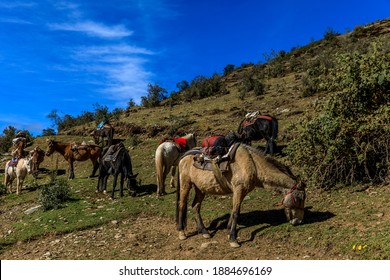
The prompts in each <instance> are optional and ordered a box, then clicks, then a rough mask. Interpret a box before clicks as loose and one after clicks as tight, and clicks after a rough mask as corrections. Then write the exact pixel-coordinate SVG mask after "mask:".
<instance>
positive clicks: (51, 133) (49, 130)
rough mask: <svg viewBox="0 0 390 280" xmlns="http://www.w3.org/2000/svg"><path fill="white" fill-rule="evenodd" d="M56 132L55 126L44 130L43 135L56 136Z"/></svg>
mask: <svg viewBox="0 0 390 280" xmlns="http://www.w3.org/2000/svg"><path fill="white" fill-rule="evenodd" d="M54 135H56V132H55V130H54V129H53V128H46V129H43V130H42V136H54Z"/></svg>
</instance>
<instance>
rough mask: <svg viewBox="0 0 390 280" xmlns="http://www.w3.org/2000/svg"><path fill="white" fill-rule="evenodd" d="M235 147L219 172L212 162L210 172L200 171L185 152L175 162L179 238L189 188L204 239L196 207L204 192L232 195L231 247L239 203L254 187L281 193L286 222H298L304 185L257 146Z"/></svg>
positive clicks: (299, 220) (200, 202) (182, 226)
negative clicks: (177, 165) (212, 165)
mask: <svg viewBox="0 0 390 280" xmlns="http://www.w3.org/2000/svg"><path fill="white" fill-rule="evenodd" d="M236 145H240V146H239V147H238V148H237V151H236V154H235V155H234V157H233V159H232V161H231V163H230V166H229V170H228V171H226V172H224V173H221V171H220V170H219V169H218V167H217V166H216V165H214V166H215V167H214V171H207V170H201V169H198V168H196V167H195V166H194V157H195V156H196V155H194V154H189V155H187V156H184V157H183V158H182V159H181V160H180V162H179V184H178V190H177V194H178V195H177V210H176V223H177V229H178V231H179V238H180V239H182V240H183V239H185V238H186V235H185V232H184V230H185V226H186V215H187V201H188V196H189V193H190V190H191V188H194V189H195V197H194V201H193V203H192V208H193V210H194V213H195V220H196V222H197V229H198V232H199V233H201V234H203V236H204V237H205V238H210V235H209V233H208V231H207V230H206V228H205V226H204V224H203V221H202V218H201V215H200V208H201V205H202V201H203V199H204V197H205V195H206V194H212V195H226V194H230V193H232V194H233V209H232V211H231V215H230V219H229V222H228V230H229V241H230V245H231V246H232V247H239V246H240V245H239V243H238V242H237V230H236V226H237V220H238V216H239V214H240V209H241V203H242V201H243V200H244V198H245V196H246V195H247V194H248V193H249V192H251V191H252V190H253V189H254V188H255V187H262V188H265V189H269V190H276V191H279V192H280V193H282V194H283V197H284V198H283V200H282V202H281V204H282V205H284V207H285V213H286V216H287V219H288V221H289V222H290V223H291V224H293V225H297V224H300V223H302V221H303V216H304V204H305V199H306V194H305V184H304V183H302V182H300V181H298V180H297V178H296V177H295V176H294V175H293V174H292V173H291V171H290V170H289V169H288V168H287V167H285V166H283V165H282V164H280V163H278V162H276V161H275V160H274V159H272V158H270V157H267V156H265V155H264V154H263V153H262V152H259V151H258V150H257V149H255V148H253V147H251V146H248V145H245V144H236Z"/></svg>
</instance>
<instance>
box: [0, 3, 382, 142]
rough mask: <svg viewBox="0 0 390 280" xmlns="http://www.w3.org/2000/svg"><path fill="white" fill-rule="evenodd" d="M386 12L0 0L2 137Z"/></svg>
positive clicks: (364, 7) (319, 6)
mask: <svg viewBox="0 0 390 280" xmlns="http://www.w3.org/2000/svg"><path fill="white" fill-rule="evenodd" d="M389 12H390V1H389V0H378V1H376V0H373V1H344V0H338V1H334V0H328V1H309V0H304V1H299V0H295V1H290V0H282V1H260V0H257V1H256V0H240V1H230V0H225V1H222V0H215V1H214V0H197V1H192V0H109V1H98V0H74V1H61V0H59V1H58V0H52V1H49V0H0V92H1V100H2V101H1V102H0V134H1V132H2V131H3V129H4V128H5V127H7V126H9V125H12V126H14V127H16V128H17V129H27V130H29V131H30V132H31V133H33V134H34V135H39V134H41V133H42V130H43V129H45V128H48V127H51V121H50V120H49V119H48V118H47V115H48V114H49V113H50V112H51V111H52V110H54V109H55V110H57V111H58V112H59V114H60V115H63V114H69V115H72V116H77V115H79V114H81V113H82V112H83V111H93V104H99V105H102V106H107V107H108V108H109V109H110V110H112V109H114V108H117V107H118V108H126V105H127V102H128V101H129V100H130V98H132V99H133V100H134V101H135V102H136V103H139V101H140V97H141V96H146V95H147V85H148V84H149V83H151V84H158V85H160V86H162V87H163V88H165V89H167V90H168V92H172V91H174V90H176V89H177V88H176V84H177V83H178V82H180V81H182V80H187V81H188V82H191V80H193V79H194V78H195V77H196V76H197V75H203V76H206V77H210V76H211V75H213V74H214V73H220V74H222V73H223V69H224V67H225V66H226V65H227V64H234V65H236V66H240V65H241V64H242V63H247V62H253V63H258V62H263V61H264V57H263V54H264V53H268V54H269V53H271V51H272V50H275V51H280V50H285V51H290V50H291V48H292V47H296V46H304V45H306V44H308V43H310V42H311V41H312V40H319V39H321V38H323V36H324V34H325V32H326V31H327V30H328V29H329V28H331V29H332V30H334V31H336V32H339V33H345V32H346V31H348V30H353V28H354V27H355V26H357V25H365V24H367V23H370V22H374V21H376V20H381V19H385V18H387V17H388V16H389Z"/></svg>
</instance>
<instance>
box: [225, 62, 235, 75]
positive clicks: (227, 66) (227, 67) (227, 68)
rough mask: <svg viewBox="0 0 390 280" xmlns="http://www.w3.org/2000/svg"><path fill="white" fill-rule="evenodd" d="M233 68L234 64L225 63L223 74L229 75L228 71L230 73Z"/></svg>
mask: <svg viewBox="0 0 390 280" xmlns="http://www.w3.org/2000/svg"><path fill="white" fill-rule="evenodd" d="M234 68H235V66H234V65H233V64H228V65H226V66H225V68H224V69H223V75H224V76H227V75H229V74H230V73H232V72H233V71H234Z"/></svg>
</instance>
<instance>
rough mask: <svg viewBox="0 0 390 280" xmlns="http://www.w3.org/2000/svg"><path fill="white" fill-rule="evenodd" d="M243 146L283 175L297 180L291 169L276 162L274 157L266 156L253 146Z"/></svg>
mask: <svg viewBox="0 0 390 280" xmlns="http://www.w3.org/2000/svg"><path fill="white" fill-rule="evenodd" d="M241 145H244V146H245V148H246V149H248V150H249V151H251V152H253V153H255V154H257V155H260V156H262V157H264V158H265V160H266V161H267V162H268V163H270V164H271V165H273V166H275V167H276V168H277V169H278V170H279V171H281V172H282V173H284V174H286V175H287V176H289V177H290V178H291V179H294V180H297V177H296V176H295V175H294V174H293V173H292V171H291V169H290V168H289V167H288V166H286V165H284V164H283V163H281V162H280V161H278V160H276V159H275V158H273V157H271V156H269V155H264V154H263V152H262V151H260V150H258V149H256V148H254V147H252V146H249V145H245V144H241Z"/></svg>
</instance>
